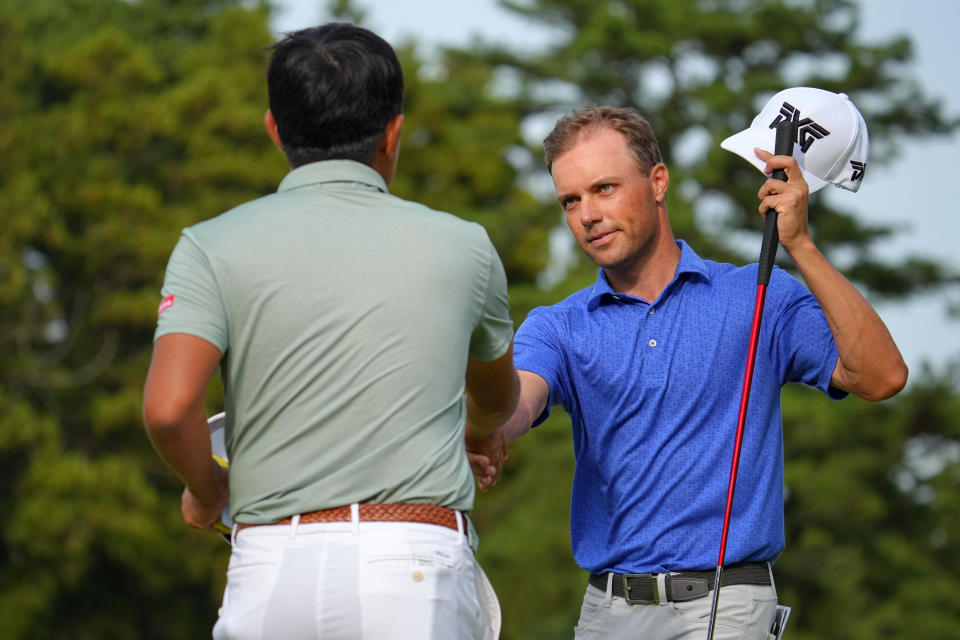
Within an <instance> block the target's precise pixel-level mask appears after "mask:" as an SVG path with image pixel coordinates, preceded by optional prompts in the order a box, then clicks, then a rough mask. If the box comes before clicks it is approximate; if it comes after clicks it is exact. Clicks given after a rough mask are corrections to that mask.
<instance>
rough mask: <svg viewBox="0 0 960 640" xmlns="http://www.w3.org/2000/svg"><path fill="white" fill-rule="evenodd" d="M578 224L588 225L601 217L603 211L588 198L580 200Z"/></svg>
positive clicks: (598, 220)
mask: <svg viewBox="0 0 960 640" xmlns="http://www.w3.org/2000/svg"><path fill="white" fill-rule="evenodd" d="M579 213H580V224H582V225H583V226H585V227H589V226H591V225H593V224H596V223H597V222H600V220H601V219H603V211H602V210H601V208H600V207H599V206H597V203H596V202H594V201H593V200H591V199H589V198H584V199H582V200H581V201H580V211H579Z"/></svg>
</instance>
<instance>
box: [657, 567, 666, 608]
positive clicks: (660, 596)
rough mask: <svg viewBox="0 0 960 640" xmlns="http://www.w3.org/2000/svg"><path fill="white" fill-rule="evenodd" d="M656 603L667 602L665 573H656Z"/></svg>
mask: <svg viewBox="0 0 960 640" xmlns="http://www.w3.org/2000/svg"><path fill="white" fill-rule="evenodd" d="M657 604H659V605H665V604H667V574H665V573H658V574H657Z"/></svg>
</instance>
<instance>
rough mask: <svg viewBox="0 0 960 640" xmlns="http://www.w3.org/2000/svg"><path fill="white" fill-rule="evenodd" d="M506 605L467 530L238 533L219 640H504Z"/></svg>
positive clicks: (408, 527) (423, 527)
mask: <svg viewBox="0 0 960 640" xmlns="http://www.w3.org/2000/svg"><path fill="white" fill-rule="evenodd" d="M499 634H500V605H499V603H498V601H497V597H496V594H495V593H494V591H493V588H492V587H491V585H490V582H489V581H488V580H487V577H486V575H485V574H484V572H483V570H482V569H481V568H480V565H479V564H477V562H476V560H475V559H474V556H473V552H472V551H471V550H470V547H469V546H468V544H467V538H466V536H465V535H464V534H463V533H461V532H457V531H455V530H453V529H447V528H445V527H442V526H437V525H430V524H419V523H405V522H400V523H397V522H352V523H351V522H332V523H315V524H314V523H311V524H299V523H298V522H296V519H295V522H294V524H289V525H268V526H257V527H248V528H245V529H243V530H241V531H239V532H236V530H235V534H234V536H233V551H232V553H231V556H230V564H229V567H228V569H227V586H226V590H225V592H224V596H223V606H222V607H221V609H220V618H219V619H218V620H217V623H216V625H215V626H214V628H213V637H214V639H215V640H255V639H256V640H264V639H267V640H301V639H303V640H308V639H310V640H312V639H321V638H322V639H323V640H340V639H343V640H362V639H365V638H376V639H378V640H407V639H410V640H414V639H416V640H429V639H436V640H450V639H451V638H457V639H458V640H495V639H496V638H497V637H498V636H499Z"/></svg>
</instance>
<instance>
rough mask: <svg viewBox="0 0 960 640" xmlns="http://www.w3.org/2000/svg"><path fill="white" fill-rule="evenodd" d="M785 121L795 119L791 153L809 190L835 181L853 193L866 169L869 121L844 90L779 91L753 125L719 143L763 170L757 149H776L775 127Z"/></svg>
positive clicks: (793, 89) (800, 88)
mask: <svg viewBox="0 0 960 640" xmlns="http://www.w3.org/2000/svg"><path fill="white" fill-rule="evenodd" d="M785 119H792V120H793V121H794V122H796V123H797V139H796V143H797V144H796V146H795V147H794V150H793V155H794V157H795V158H796V159H797V164H799V165H800V169H801V171H802V172H803V177H804V179H806V181H807V184H808V185H810V193H813V192H814V191H817V190H818V189H821V188H823V187H825V186H826V185H827V183H830V182H832V183H833V184H835V185H837V186H838V187H843V188H844V189H848V190H850V191H856V190H857V189H859V188H860V182H861V181H862V180H863V173H864V171H865V170H866V168H867V152H868V151H869V149H870V141H869V139H868V138H867V123H866V122H864V121H863V116H862V115H860V112H859V111H858V110H857V108H856V107H855V106H854V105H853V103H852V102H850V98H848V97H847V94H845V93H833V92H832V91H824V90H823V89H814V88H811V87H794V88H792V89H785V90H783V91H781V92H780V93H778V94H776V95H775V96H773V97H772V98H770V100H769V101H768V102H767V104H766V105H764V107H763V111H761V112H760V114H759V115H758V116H757V117H756V118H754V119H753V122H751V123H750V128H749V129H745V130H743V131H741V132H740V133H737V134H734V135H732V136H730V137H729V138H727V139H726V140H724V141H723V142H721V143H720V146H721V147H722V148H723V149H726V150H727V151H732V152H733V153H735V154H737V155H738V156H740V157H742V158H743V159H744V160H746V161H747V162H749V163H750V164H752V165H753V166H755V167H756V168H758V169H760V171H763V169H764V167H765V166H766V164H765V163H764V162H763V161H762V160H761V159H760V158H758V157H757V156H756V154H755V153H754V152H753V149H754V147H759V148H760V149H763V150H764V151H769V152H771V153H773V147H774V143H775V140H776V135H777V132H776V126H777V124H779V123H780V122H781V121H783V120H785Z"/></svg>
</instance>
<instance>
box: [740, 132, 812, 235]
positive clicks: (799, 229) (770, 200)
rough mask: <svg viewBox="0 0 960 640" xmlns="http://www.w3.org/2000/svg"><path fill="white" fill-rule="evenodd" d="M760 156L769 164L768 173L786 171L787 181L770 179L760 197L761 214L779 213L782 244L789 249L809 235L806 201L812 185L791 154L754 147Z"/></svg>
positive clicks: (766, 170) (762, 188)
mask: <svg viewBox="0 0 960 640" xmlns="http://www.w3.org/2000/svg"><path fill="white" fill-rule="evenodd" d="M754 152H755V153H756V154H757V157H758V158H760V159H761V160H763V161H764V162H766V163H767V167H766V168H765V169H764V172H765V173H773V171H774V170H776V169H783V170H784V172H785V173H786V174H787V181H786V182H784V181H782V180H777V179H774V178H770V179H769V180H767V181H766V182H765V183H763V186H762V187H760V191H759V192H758V193H757V196H758V197H759V198H760V213H761V214H763V215H766V213H767V212H768V211H770V210H771V209H773V210H774V211H776V212H777V214H779V215H778V217H777V232H778V234H779V237H780V244H782V245H783V246H784V248H785V249H787V250H789V249H790V247H791V246H794V245H796V244H797V243H798V242H807V241H809V238H810V227H809V223H808V219H807V200H808V198H809V196H810V188H809V186H808V185H807V181H806V180H804V179H803V174H802V173H801V172H800V166H799V165H798V164H797V159H796V158H794V157H792V156H775V155H773V154H772V153H769V152H767V151H764V150H763V149H754Z"/></svg>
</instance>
